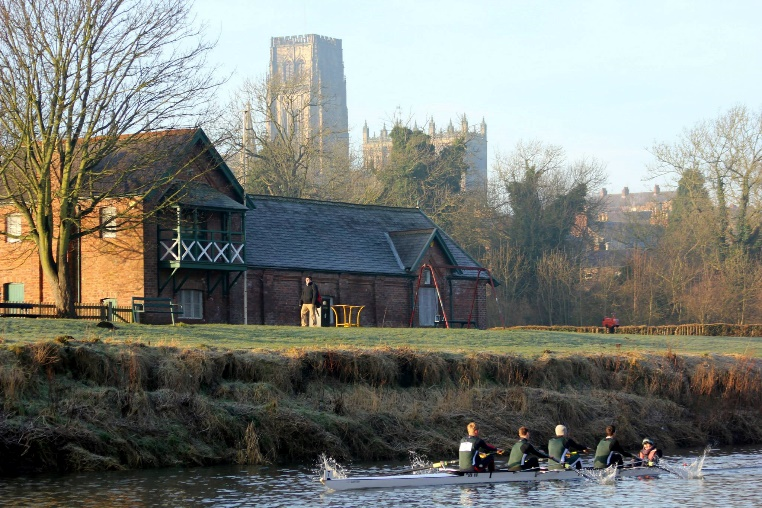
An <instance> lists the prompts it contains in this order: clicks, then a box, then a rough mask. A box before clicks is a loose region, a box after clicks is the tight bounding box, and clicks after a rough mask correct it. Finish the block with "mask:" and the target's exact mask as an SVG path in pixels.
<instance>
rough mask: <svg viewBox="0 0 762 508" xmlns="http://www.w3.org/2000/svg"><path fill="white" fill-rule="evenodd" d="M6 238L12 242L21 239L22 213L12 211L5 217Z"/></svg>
mask: <svg viewBox="0 0 762 508" xmlns="http://www.w3.org/2000/svg"><path fill="white" fill-rule="evenodd" d="M5 232H6V234H7V236H6V237H5V240H6V241H7V242H10V243H17V242H20V241H21V214H20V213H12V214H10V215H9V216H7V217H6V218H5Z"/></svg>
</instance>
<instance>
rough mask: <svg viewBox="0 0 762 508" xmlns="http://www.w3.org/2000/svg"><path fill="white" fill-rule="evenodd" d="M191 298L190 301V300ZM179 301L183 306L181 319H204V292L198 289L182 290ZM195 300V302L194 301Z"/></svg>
mask: <svg viewBox="0 0 762 508" xmlns="http://www.w3.org/2000/svg"><path fill="white" fill-rule="evenodd" d="M189 297H190V300H188V298H189ZM177 300H178V303H179V304H180V305H182V309H183V311H182V313H180V315H179V316H178V317H179V318H180V319H204V292H203V291H200V290H197V289H181V290H180V291H178V292H177ZM194 300H195V301H194Z"/></svg>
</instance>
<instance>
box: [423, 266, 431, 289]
mask: <svg viewBox="0 0 762 508" xmlns="http://www.w3.org/2000/svg"><path fill="white" fill-rule="evenodd" d="M423 283H424V284H426V285H429V284H431V270H429V269H428V268H424V270H423Z"/></svg>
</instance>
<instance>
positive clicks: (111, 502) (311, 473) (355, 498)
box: [0, 447, 762, 508]
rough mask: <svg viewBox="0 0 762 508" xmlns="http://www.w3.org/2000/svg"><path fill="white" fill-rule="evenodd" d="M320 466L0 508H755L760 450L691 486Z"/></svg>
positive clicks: (30, 494) (101, 486)
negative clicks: (433, 476)
mask: <svg viewBox="0 0 762 508" xmlns="http://www.w3.org/2000/svg"><path fill="white" fill-rule="evenodd" d="M704 453H705V450H700V449H697V450H682V451H680V452H679V453H674V454H667V455H665V457H664V459H663V461H662V464H663V465H665V466H667V467H669V468H672V469H674V470H675V471H677V472H678V473H684V472H686V471H690V470H691V468H692V469H693V470H695V469H696V466H697V465H698V464H699V461H700V460H701V458H702V456H704ZM407 467H410V464H399V463H394V464H392V463H374V464H352V465H344V468H345V470H346V472H347V473H348V474H349V475H368V474H387V473H392V472H401V470H403V469H406V468H407ZM319 471H320V464H314V465H305V466H292V467H262V466H224V467H222V466H221V467H206V468H178V469H160V470H150V471H126V472H109V473H82V474H70V475H63V476H61V475H55V476H50V475H46V476H35V477H28V478H13V479H7V478H6V479H0V504H2V506H35V507H45V506H88V507H90V506H92V507H96V506H97V507H106V506H108V507H142V506H146V507H147V506H168V507H176V506H215V507H217V506H219V507H238V506H241V507H243V506H252V507H253V506H256V507H262V508H264V507H292V506H295V507H302V506H305V507H311V506H315V507H363V508H372V507H376V506H384V507H395V506H410V507H428V508H430V507H434V506H444V507H449V506H474V507H481V506H510V507H516V506H564V507H598V506H601V507H603V506H606V507H624V508H626V507H638V508H642V507H644V506H648V507H653V506H665V507H666V506H683V507H692V506H701V507H710V506H723V507H758V506H762V447H745V448H740V447H736V448H720V449H712V450H709V451H708V452H707V453H706V455H705V458H704V461H703V468H702V469H701V474H700V475H698V476H699V477H698V478H682V477H679V476H678V474H667V473H665V474H664V475H663V476H659V477H658V478H650V479H636V478H623V479H620V480H617V481H615V482H613V483H611V484H601V483H598V482H596V481H591V480H583V479H580V480H578V481H566V482H555V481H553V482H537V483H507V484H499V485H485V486H469V487H457V486H445V487H425V488H400V489H372V490H365V491H345V492H333V491H328V490H327V489H325V487H323V486H322V485H321V484H320V483H319V482H318V481H317V477H318V475H319Z"/></svg>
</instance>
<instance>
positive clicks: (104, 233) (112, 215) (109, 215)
mask: <svg viewBox="0 0 762 508" xmlns="http://www.w3.org/2000/svg"><path fill="white" fill-rule="evenodd" d="M101 238H116V207H113V206H104V207H103V208H101Z"/></svg>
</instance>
